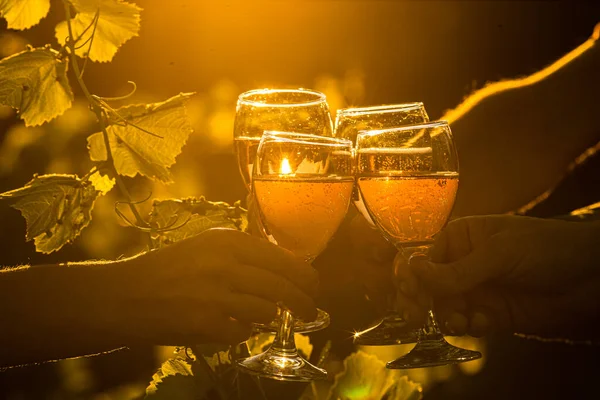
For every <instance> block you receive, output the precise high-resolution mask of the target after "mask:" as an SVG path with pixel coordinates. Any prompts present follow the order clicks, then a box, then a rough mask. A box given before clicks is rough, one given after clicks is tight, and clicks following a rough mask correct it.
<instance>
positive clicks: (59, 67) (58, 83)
mask: <svg viewBox="0 0 600 400" xmlns="http://www.w3.org/2000/svg"><path fill="white" fill-rule="evenodd" d="M67 65H68V64H67V60H66V59H61V58H60V57H59V53H58V52H57V51H55V50H52V49H50V48H36V49H29V50H25V51H23V52H21V53H17V54H14V55H12V56H10V57H6V58H5V59H3V60H0V104H3V105H7V106H10V107H13V108H15V109H17V110H18V111H19V115H20V117H21V119H23V120H24V121H25V125H27V126H36V125H41V124H43V123H44V122H47V121H50V120H51V119H53V118H55V117H57V116H59V115H61V114H62V113H64V112H65V111H66V110H67V109H68V108H69V107H71V103H72V101H73V92H72V91H71V87H70V86H69V81H68V79H67Z"/></svg>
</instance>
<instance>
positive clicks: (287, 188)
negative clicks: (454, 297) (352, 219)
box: [237, 132, 354, 381]
mask: <svg viewBox="0 0 600 400" xmlns="http://www.w3.org/2000/svg"><path fill="white" fill-rule="evenodd" d="M353 186H354V175H353V159H352V142H351V141H349V140H344V139H336V138H332V137H323V136H316V135H306V134H298V133H289V132H265V134H264V135H263V137H262V139H261V140H260V144H259V147H258V153H257V156H256V164H255V166H254V172H253V179H252V195H253V197H254V201H255V202H256V205H257V210H258V214H259V216H260V219H261V221H262V224H261V225H262V227H263V229H264V234H265V237H267V238H268V239H269V241H271V242H272V243H275V244H277V245H279V246H281V247H283V248H286V249H288V250H290V251H291V252H292V253H294V255H296V256H297V257H300V258H302V259H304V260H305V261H306V262H312V261H313V260H314V259H315V258H316V257H317V256H318V255H319V254H320V253H321V252H322V251H323V250H324V249H325V247H326V246H327V243H328V242H329V240H330V239H331V237H332V236H333V234H334V233H335V231H336V230H337V229H338V227H339V225H340V224H341V223H342V221H343V219H344V217H345V215H346V212H347V210H348V206H349V204H350V198H351V196H352V188H353ZM281 308H282V310H281V315H282V318H281V325H280V326H279V329H278V330H277V332H276V335H275V340H274V341H273V344H272V345H271V347H269V349H268V350H267V351H266V352H264V353H262V354H259V355H256V356H254V357H249V358H246V359H243V360H239V361H238V362H237V365H238V367H239V368H241V369H242V370H244V371H246V372H249V373H251V374H255V375H259V376H263V377H267V378H272V379H277V380H286V381H311V380H315V379H324V378H326V377H327V373H326V371H324V370H322V369H320V368H318V367H315V366H314V365H312V364H310V363H309V362H308V361H306V360H305V359H303V358H302V357H301V356H300V355H299V354H298V352H297V351H296V345H295V343H294V317H293V316H292V314H291V313H290V312H289V311H287V309H286V308H285V307H281Z"/></svg>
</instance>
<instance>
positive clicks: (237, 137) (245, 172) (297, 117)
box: [233, 89, 333, 191]
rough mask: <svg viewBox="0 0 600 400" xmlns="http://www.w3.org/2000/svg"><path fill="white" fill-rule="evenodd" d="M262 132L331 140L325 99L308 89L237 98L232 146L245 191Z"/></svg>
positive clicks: (262, 91) (264, 91)
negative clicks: (295, 134) (319, 136)
mask: <svg viewBox="0 0 600 400" xmlns="http://www.w3.org/2000/svg"><path fill="white" fill-rule="evenodd" d="M264 131H284V132H286V131H291V132H298V133H308V134H312V135H323V136H332V134H333V123H332V120H331V114H330V112H329V106H328V105H327V101H326V98H325V95H324V94H323V93H320V92H316V91H313V90H308V89H256V90H250V91H249V92H245V93H242V94H241V95H240V96H239V97H238V102H237V108H236V111H235V121H234V128H233V142H234V147H235V153H236V156H237V159H238V165H239V168H240V173H241V175H242V179H243V180H244V183H245V184H246V188H247V189H248V191H250V189H251V181H252V166H253V164H254V159H255V157H256V150H257V149H258V143H259V141H260V138H261V137H262V135H263V132H264Z"/></svg>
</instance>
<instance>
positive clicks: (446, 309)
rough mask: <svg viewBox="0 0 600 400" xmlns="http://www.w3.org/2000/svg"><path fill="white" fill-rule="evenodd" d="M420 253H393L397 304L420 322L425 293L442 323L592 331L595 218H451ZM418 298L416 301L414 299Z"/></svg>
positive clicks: (477, 329)
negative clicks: (424, 252) (424, 254)
mask: <svg viewBox="0 0 600 400" xmlns="http://www.w3.org/2000/svg"><path fill="white" fill-rule="evenodd" d="M431 259H432V260H433V262H427V261H426V260H425V259H424V258H415V259H413V260H411V262H410V266H409V265H407V264H406V260H404V258H403V257H401V256H397V257H396V261H395V263H396V271H397V279H398V280H399V286H400V287H401V288H402V295H401V297H400V298H399V303H400V304H399V306H400V307H401V308H403V309H404V310H405V311H406V312H407V314H408V315H412V316H415V317H416V318H414V321H413V322H416V323H420V322H421V320H420V318H421V317H422V316H423V315H424V314H423V310H424V309H425V308H424V306H425V304H423V303H424V302H423V301H420V299H419V298H420V297H422V293H424V292H429V293H431V294H432V295H433V296H434V297H435V305H436V311H437V313H438V317H439V319H440V320H441V321H442V323H443V324H444V325H445V326H446V329H447V330H448V331H450V332H453V333H456V334H464V333H469V334H470V335H473V336H481V335H484V334H487V333H489V332H490V331H492V330H501V331H509V332H520V333H529V334H538V335H568V336H569V337H580V336H582V335H583V336H585V335H588V338H589V336H591V335H592V333H590V332H589V328H590V327H592V326H593V325H594V323H595V322H596V319H597V316H598V315H599V314H598V312H599V311H600V224H598V223H590V222H566V221H561V220H547V219H537V218H528V217H517V216H508V215H498V216H478V217H467V218H461V219H457V220H454V221H452V222H450V223H449V224H448V226H447V228H446V229H445V230H444V231H443V232H442V234H441V235H440V236H439V238H438V239H437V241H436V244H435V246H434V248H433V250H432V252H431ZM419 303H420V304H419Z"/></svg>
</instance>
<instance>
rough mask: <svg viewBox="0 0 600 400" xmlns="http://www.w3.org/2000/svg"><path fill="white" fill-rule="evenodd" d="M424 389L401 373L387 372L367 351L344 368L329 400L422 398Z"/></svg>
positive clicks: (406, 399)
mask: <svg viewBox="0 0 600 400" xmlns="http://www.w3.org/2000/svg"><path fill="white" fill-rule="evenodd" d="M421 397H422V395H421V386H420V385H418V384H416V383H414V382H411V381H409V380H408V378H406V376H401V375H400V373H399V372H398V371H394V370H389V369H386V367H385V363H384V362H383V361H381V360H380V359H379V358H377V357H376V356H374V355H371V354H368V353H366V352H364V351H361V350H359V351H357V352H356V353H352V354H350V355H349V356H348V357H347V358H346V359H345V360H344V369H343V371H342V372H340V373H339V374H337V375H336V376H335V381H334V384H333V386H332V387H331V390H330V392H329V397H328V399H329V400H338V399H339V400H358V399H382V398H386V399H390V400H418V399H421Z"/></svg>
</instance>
